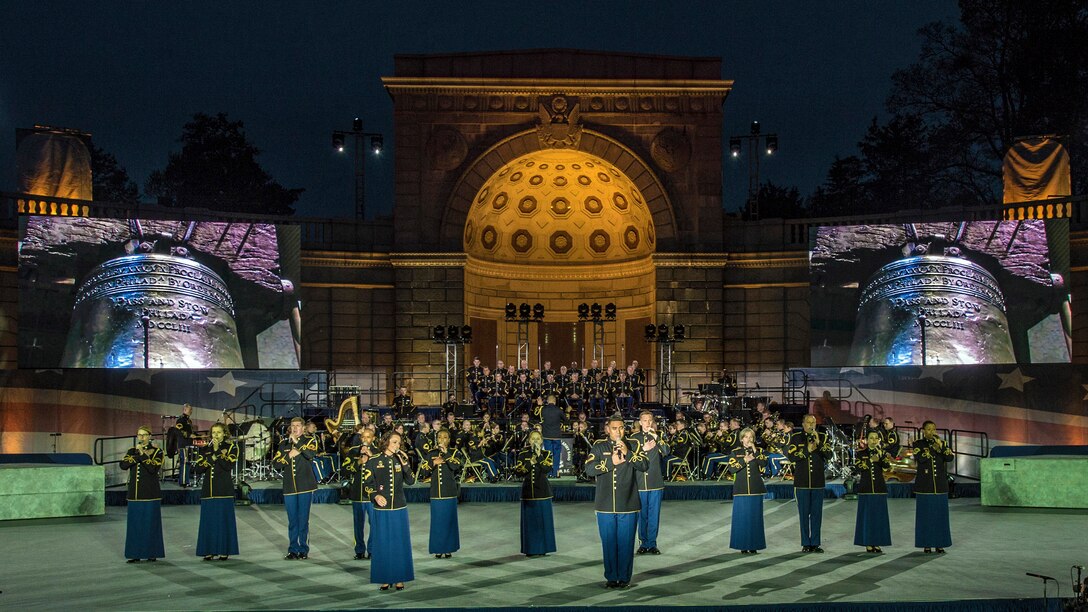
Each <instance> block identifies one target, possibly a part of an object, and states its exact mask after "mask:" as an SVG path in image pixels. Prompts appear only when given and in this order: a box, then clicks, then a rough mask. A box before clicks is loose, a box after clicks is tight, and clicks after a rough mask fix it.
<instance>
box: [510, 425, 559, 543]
mask: <svg viewBox="0 0 1088 612" xmlns="http://www.w3.org/2000/svg"><path fill="white" fill-rule="evenodd" d="M554 460H555V457H554V456H553V455H552V453H551V452H550V451H548V450H546V449H545V448H544V439H543V438H542V437H541V435H540V432H539V431H533V432H531V433H530V434H529V440H528V444H526V446H525V448H524V449H522V450H521V452H520V453H518V459H517V463H516V464H515V466H514V472H515V473H517V474H519V475H521V476H523V477H524V480H523V481H522V483H521V554H523V555H525V556H527V557H543V556H544V555H546V554H548V553H552V552H555V521H554V517H553V516H552V489H551V485H550V484H549V483H548V473H549V472H551V470H552V462H553V461H554Z"/></svg>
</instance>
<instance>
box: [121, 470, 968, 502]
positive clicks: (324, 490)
mask: <svg viewBox="0 0 1088 612" xmlns="http://www.w3.org/2000/svg"><path fill="white" fill-rule="evenodd" d="M551 483H552V494H553V497H554V499H555V501H556V502H591V501H593V484H592V483H579V482H576V481H575V479H574V478H573V477H570V476H564V477H562V478H558V479H553V480H552V481H551ZM251 485H252V487H253V490H252V491H251V492H250V495H249V499H250V501H251V502H253V503H254V504H282V503H283V488H282V487H281V486H280V482H279V481H263V482H254V483H251ZM162 489H163V491H162V499H163V504H170V505H178V504H180V505H185V504H199V503H200V490H199V489H195V488H187V489H183V488H181V487H179V486H178V485H177V484H175V483H173V482H164V483H163V485H162ZM405 495H406V497H407V498H408V502H409V503H426V502H429V501H430V500H431V496H430V488H429V485H427V484H425V483H421V484H416V485H413V486H410V487H405ZM844 495H846V487H845V486H843V484H842V481H834V482H830V483H828V484H827V486H826V487H825V488H824V497H825V498H826V499H839V498H842V497H843V496H844ZM955 496H956V497H978V496H979V483H978V481H976V480H967V479H964V480H963V481H961V482H957V483H956V487H955ZM888 497H889V498H909V497H914V491H913V489H912V488H911V485H910V483H900V482H891V483H888ZM732 498H733V485H732V483H728V482H718V481H701V480H697V481H692V482H669V483H666V484H665V494H664V499H665V500H668V501H680V500H708V501H714V500H727V499H732ZM764 499H769V500H770V499H793V483H792V482H790V481H783V480H780V479H777V478H772V479H771V480H769V481H767V494H766V495H765V496H764ZM339 500H340V495H339V493H338V492H337V490H336V489H335V488H334V487H333V486H332V485H323V486H322V487H321V488H320V489H319V490H318V491H317V494H316V495H315V496H314V503H319V504H335V503H337V502H338V501H339ZM460 500H461V501H463V502H516V501H520V500H521V483H520V482H516V481H511V482H505V481H504V482H499V483H496V484H489V483H469V484H465V485H462V486H461V495H460ZM106 505H109V506H123V505H125V488H124V487H120V486H119V487H112V488H110V489H108V490H107V491H106Z"/></svg>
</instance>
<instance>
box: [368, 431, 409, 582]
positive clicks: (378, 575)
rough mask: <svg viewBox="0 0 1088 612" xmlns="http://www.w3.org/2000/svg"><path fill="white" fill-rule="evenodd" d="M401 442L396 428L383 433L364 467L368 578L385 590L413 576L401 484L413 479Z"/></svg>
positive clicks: (406, 514)
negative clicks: (368, 505) (369, 556)
mask: <svg viewBox="0 0 1088 612" xmlns="http://www.w3.org/2000/svg"><path fill="white" fill-rule="evenodd" d="M400 443H401V437H400V435H398V434H397V433H396V432H389V433H387V434H385V435H384V436H383V437H382V440H381V442H380V443H379V444H378V454H377V455H376V456H374V457H372V458H371V459H370V461H367V463H366V467H364V468H363V469H364V472H363V490H364V491H365V492H366V493H367V494H368V495H369V496H370V501H371V503H372V504H373V509H374V517H373V521H372V522H371V528H370V533H371V534H372V537H371V539H370V542H371V544H370V551H371V554H372V555H373V557H374V558H373V561H374V563H371V564H370V582H371V583H372V584H380V585H381V587H380V590H382V591H388V590H389V587H390V586H394V587H396V589H397V590H398V591H399V590H401V589H403V588H404V583H405V582H408V581H410V580H415V569H414V567H413V565H412V538H411V532H410V531H409V529H408V506H407V504H405V501H407V500H406V499H405V496H404V485H406V484H412V483H414V482H415V481H416V479H415V475H413V474H412V467H411V466H410V465H409V464H408V455H407V454H406V453H405V452H404V451H403V450H401V448H400Z"/></svg>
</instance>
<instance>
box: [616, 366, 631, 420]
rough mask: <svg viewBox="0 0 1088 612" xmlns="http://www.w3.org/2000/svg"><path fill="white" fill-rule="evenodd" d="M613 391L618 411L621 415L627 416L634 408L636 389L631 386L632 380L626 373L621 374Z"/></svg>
mask: <svg viewBox="0 0 1088 612" xmlns="http://www.w3.org/2000/svg"><path fill="white" fill-rule="evenodd" d="M613 391H614V394H615V398H616V410H618V411H619V413H620V414H625V413H626V412H627V411H630V410H631V408H632V407H634V405H635V398H634V393H635V389H634V387H632V386H631V380H630V379H628V378H627V373H626V372H620V373H619V376H618V377H617V378H616V382H615V384H614V386H613Z"/></svg>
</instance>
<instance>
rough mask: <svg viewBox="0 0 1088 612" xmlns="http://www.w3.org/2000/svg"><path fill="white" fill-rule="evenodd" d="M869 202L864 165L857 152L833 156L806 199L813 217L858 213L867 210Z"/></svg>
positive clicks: (869, 205)
mask: <svg viewBox="0 0 1088 612" xmlns="http://www.w3.org/2000/svg"><path fill="white" fill-rule="evenodd" d="M871 203H872V200H871V198H870V195H869V190H868V189H867V188H866V185H865V172H864V169H863V164H862V161H861V158H859V157H858V156H856V155H851V156H849V157H836V158H835V161H834V162H832V164H831V169H829V170H828V171H827V178H826V179H825V180H824V184H823V185H820V186H819V187H817V188H816V191H815V192H813V194H812V197H810V198H809V207H810V208H811V210H812V216H814V217H836V216H840V215H859V214H862V213H865V212H869V209H870V207H871Z"/></svg>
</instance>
